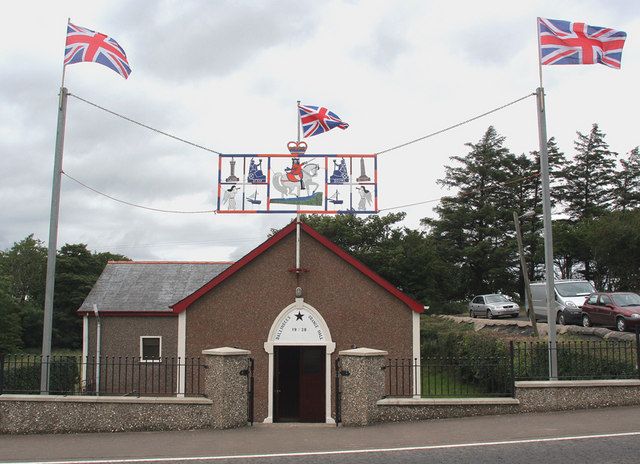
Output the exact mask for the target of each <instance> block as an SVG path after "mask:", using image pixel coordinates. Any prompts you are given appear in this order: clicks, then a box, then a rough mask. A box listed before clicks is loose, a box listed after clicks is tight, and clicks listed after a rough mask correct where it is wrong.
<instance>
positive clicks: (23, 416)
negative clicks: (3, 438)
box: [0, 395, 213, 434]
mask: <svg viewBox="0 0 640 464" xmlns="http://www.w3.org/2000/svg"><path fill="white" fill-rule="evenodd" d="M211 405H212V402H211V400H209V399H206V398H131V397H122V396H116V397H113V396H97V397H96V396H77V397H75V396H56V395H0V434H5V433H6V434H8V433H20V434H26V433H79V432H125V431H127V432H128V431H135V430H189V429H202V428H208V427H210V426H211V423H212V418H213V414H212V413H213V411H212V407H211Z"/></svg>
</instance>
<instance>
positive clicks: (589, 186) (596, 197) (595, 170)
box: [562, 124, 617, 220]
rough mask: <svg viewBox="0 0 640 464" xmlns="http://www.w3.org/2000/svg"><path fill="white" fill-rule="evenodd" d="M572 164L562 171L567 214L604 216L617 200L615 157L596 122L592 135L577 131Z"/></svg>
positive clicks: (575, 217) (582, 217)
mask: <svg viewBox="0 0 640 464" xmlns="http://www.w3.org/2000/svg"><path fill="white" fill-rule="evenodd" d="M577 134H578V140H576V141H575V150H576V155H575V157H574V160H573V163H570V164H567V166H566V167H565V168H564V169H563V171H562V177H563V178H564V181H565V187H564V195H563V198H562V200H563V202H564V204H565V213H566V214H567V215H569V217H570V218H571V219H573V220H580V219H585V218H594V217H598V216H601V215H602V214H604V213H605V212H607V211H608V210H609V209H610V206H611V203H612V202H613V199H614V187H615V179H616V176H615V157H616V156H617V153H615V152H612V151H611V150H609V145H608V144H607V143H606V142H605V141H604V138H605V134H604V133H602V132H601V131H600V129H599V128H598V125H597V124H594V125H593V127H592V128H591V132H590V133H589V135H584V134H581V133H580V132H577Z"/></svg>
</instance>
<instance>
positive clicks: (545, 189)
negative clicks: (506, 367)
mask: <svg viewBox="0 0 640 464" xmlns="http://www.w3.org/2000/svg"><path fill="white" fill-rule="evenodd" d="M539 24H540V18H538V19H537V24H536V26H537V29H538V32H537V33H538V67H539V73H540V87H538V89H537V90H536V103H537V112H538V140H539V143H540V177H541V178H542V212H543V222H544V264H545V281H546V287H547V323H548V324H549V342H548V349H549V379H550V380H558V352H557V349H556V347H557V344H556V298H555V286H554V272H553V233H552V227H551V188H550V185H549V184H550V182H549V154H548V152H547V120H546V108H545V104H544V88H543V87H542V51H541V48H540V26H539Z"/></svg>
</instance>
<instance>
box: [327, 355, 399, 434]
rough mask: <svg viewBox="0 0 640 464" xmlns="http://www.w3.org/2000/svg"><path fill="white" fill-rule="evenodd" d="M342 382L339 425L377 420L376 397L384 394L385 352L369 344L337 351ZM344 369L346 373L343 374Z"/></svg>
mask: <svg viewBox="0 0 640 464" xmlns="http://www.w3.org/2000/svg"><path fill="white" fill-rule="evenodd" d="M339 355H340V363H341V369H342V371H343V372H344V373H345V375H343V376H342V377H341V380H340V381H341V382H342V388H341V390H342V425H345V426H349V425H368V424H371V423H373V422H376V420H377V406H376V403H377V401H378V400H380V399H382V397H383V396H384V379H385V376H384V370H383V366H384V365H385V361H386V359H385V358H386V356H387V355H388V353H387V352H386V351H381V350H373V349H371V348H356V349H353V350H344V351H340V352H339ZM347 372H348V374H347Z"/></svg>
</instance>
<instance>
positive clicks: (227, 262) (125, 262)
mask: <svg viewBox="0 0 640 464" xmlns="http://www.w3.org/2000/svg"><path fill="white" fill-rule="evenodd" d="M233 263H234V262H233V261H107V264H233Z"/></svg>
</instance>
